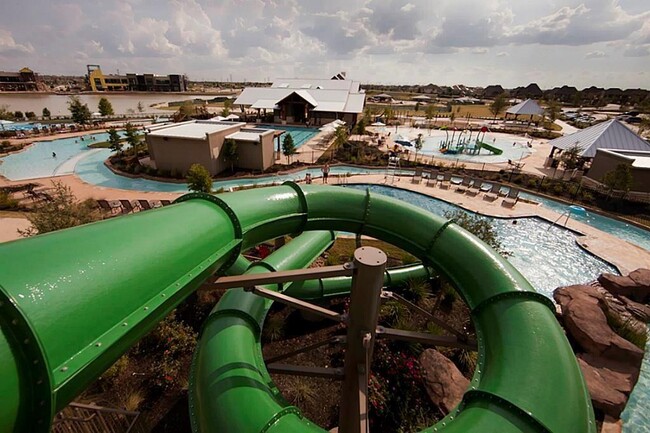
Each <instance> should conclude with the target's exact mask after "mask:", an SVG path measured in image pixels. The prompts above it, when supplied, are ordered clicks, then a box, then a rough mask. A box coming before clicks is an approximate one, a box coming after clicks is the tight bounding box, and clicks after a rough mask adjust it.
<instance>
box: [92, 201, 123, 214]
mask: <svg viewBox="0 0 650 433" xmlns="http://www.w3.org/2000/svg"><path fill="white" fill-rule="evenodd" d="M97 205H98V206H99V210H101V211H102V212H110V213H111V215H115V214H118V213H120V209H122V206H120V204H119V203H116V202H113V201H112V202H109V201H108V200H97Z"/></svg>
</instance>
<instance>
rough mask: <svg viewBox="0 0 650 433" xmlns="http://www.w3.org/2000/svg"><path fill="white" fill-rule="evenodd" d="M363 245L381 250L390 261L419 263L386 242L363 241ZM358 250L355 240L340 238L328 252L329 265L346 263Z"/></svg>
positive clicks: (414, 258)
mask: <svg viewBox="0 0 650 433" xmlns="http://www.w3.org/2000/svg"><path fill="white" fill-rule="evenodd" d="M361 244H362V245H363V246H364V247H375V248H379V249H380V250H382V251H383V252H385V253H386V255H387V256H388V258H389V260H390V259H393V261H401V262H402V263H403V264H408V263H415V262H418V261H419V260H418V259H417V258H416V257H415V256H413V255H411V254H409V253H407V252H406V251H404V250H402V249H400V248H397V247H396V246H394V245H392V244H389V243H387V242H384V241H378V240H374V239H363V240H362V241H361ZM356 249H357V246H356V241H355V239H354V238H338V239H337V240H336V241H335V242H334V245H332V248H330V249H329V250H328V253H329V259H328V263H329V264H338V263H345V262H347V261H349V260H350V259H351V257H352V255H353V254H354V250H356Z"/></svg>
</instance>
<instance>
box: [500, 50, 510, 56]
mask: <svg viewBox="0 0 650 433" xmlns="http://www.w3.org/2000/svg"><path fill="white" fill-rule="evenodd" d="M509 55H510V54H508V53H507V52H505V51H499V52H498V53H497V57H508V56H509Z"/></svg>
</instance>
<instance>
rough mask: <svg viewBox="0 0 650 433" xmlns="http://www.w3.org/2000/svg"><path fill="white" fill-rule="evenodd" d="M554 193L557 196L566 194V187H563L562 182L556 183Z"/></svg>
mask: <svg viewBox="0 0 650 433" xmlns="http://www.w3.org/2000/svg"><path fill="white" fill-rule="evenodd" d="M553 193H554V194H555V195H562V194H564V185H562V182H555V184H553Z"/></svg>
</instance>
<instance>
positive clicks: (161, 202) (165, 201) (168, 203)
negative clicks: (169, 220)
mask: <svg viewBox="0 0 650 433" xmlns="http://www.w3.org/2000/svg"><path fill="white" fill-rule="evenodd" d="M160 204H161V205H162V206H169V205H170V204H172V202H171V200H160Z"/></svg>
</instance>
